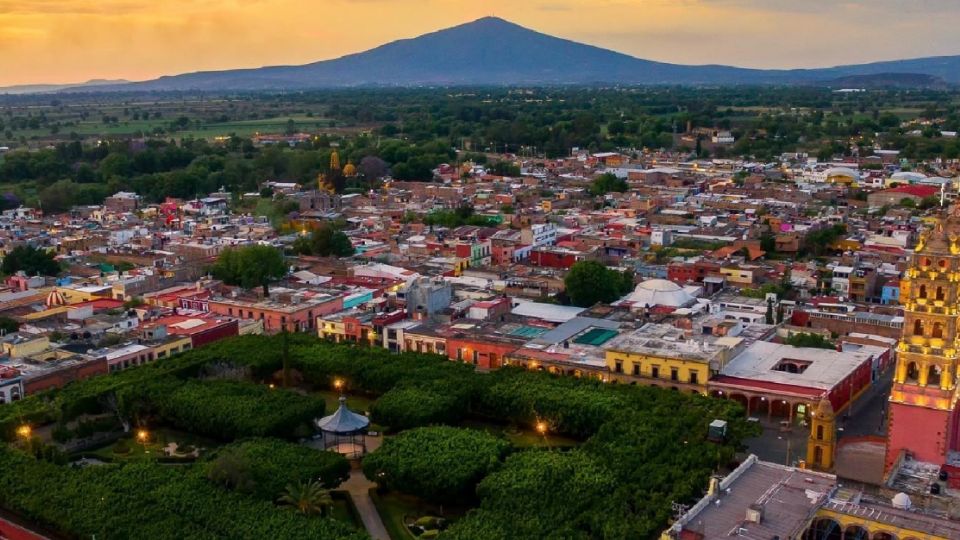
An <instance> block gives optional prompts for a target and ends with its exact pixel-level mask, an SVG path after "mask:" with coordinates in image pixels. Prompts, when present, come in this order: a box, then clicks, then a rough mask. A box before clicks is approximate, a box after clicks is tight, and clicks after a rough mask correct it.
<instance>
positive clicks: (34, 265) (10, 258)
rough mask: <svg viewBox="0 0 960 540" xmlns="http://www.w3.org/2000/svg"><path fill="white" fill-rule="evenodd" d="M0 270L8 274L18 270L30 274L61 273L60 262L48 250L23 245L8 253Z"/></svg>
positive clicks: (50, 274)
mask: <svg viewBox="0 0 960 540" xmlns="http://www.w3.org/2000/svg"><path fill="white" fill-rule="evenodd" d="M0 271H2V272H3V273H4V274H6V275H8V276H9V275H13V274H16V273H17V272H23V273H25V274H27V275H30V276H33V275H42V276H56V275H57V274H59V273H60V264H59V263H58V262H57V261H56V260H54V258H53V255H52V254H50V253H49V252H47V251H46V250H43V249H39V248H35V247H33V246H28V245H22V246H17V247H15V248H13V249H12V250H11V251H10V253H7V255H6V257H4V258H3V264H2V265H0Z"/></svg>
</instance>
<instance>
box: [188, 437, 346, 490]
mask: <svg viewBox="0 0 960 540" xmlns="http://www.w3.org/2000/svg"><path fill="white" fill-rule="evenodd" d="M202 466H203V468H204V470H205V474H206V477H207V478H208V479H210V480H212V481H214V482H216V483H219V484H223V485H226V486H227V487H230V488H231V489H238V488H239V491H242V492H247V493H252V494H253V495H255V496H256V497H259V498H261V499H264V500H267V501H275V500H276V499H277V497H278V496H279V495H280V494H281V493H282V492H283V490H284V488H285V487H286V486H287V485H290V484H296V483H297V482H306V481H312V480H317V479H318V478H319V479H320V480H321V482H322V484H323V486H324V487H325V488H328V489H329V488H334V487H337V486H338V485H340V484H341V483H342V482H343V481H344V480H346V479H347V477H349V476H350V462H349V461H347V459H346V458H344V457H343V456H341V455H340V454H337V453H335V452H324V451H321V450H315V449H313V448H309V447H307V446H302V445H299V444H293V443H288V442H284V441H279V440H276V439H250V440H246V441H242V442H239V443H235V444H233V445H230V446H226V447H224V448H221V449H220V450H219V451H218V452H217V454H216V456H215V457H213V458H212V459H210V460H209V461H207V462H206V463H203V464H202ZM211 476H212V478H211Z"/></svg>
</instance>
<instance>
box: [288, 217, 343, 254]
mask: <svg viewBox="0 0 960 540" xmlns="http://www.w3.org/2000/svg"><path fill="white" fill-rule="evenodd" d="M293 251H294V253H298V254H301V255H316V256H319V257H330V256H334V257H349V256H350V255H353V252H354V249H353V244H351V243H350V239H349V238H347V235H345V234H343V231H340V230H338V229H336V228H335V227H332V226H331V225H328V224H323V225H321V226H320V227H318V228H316V229H314V230H313V231H311V232H310V234H308V235H307V236H301V237H299V238H297V240H296V241H295V242H294V243H293Z"/></svg>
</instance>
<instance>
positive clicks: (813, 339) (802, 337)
mask: <svg viewBox="0 0 960 540" xmlns="http://www.w3.org/2000/svg"><path fill="white" fill-rule="evenodd" d="M783 341H784V343H786V344H787V345H793V346H794V347H807V348H812V349H836V348H837V346H836V345H834V344H833V343H832V342H831V341H830V340H829V339H827V338H825V337H823V336H821V335H820V334H808V333H800V334H793V335H792V336H790V337H788V338H787V339H785V340H783Z"/></svg>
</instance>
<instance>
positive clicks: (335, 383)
mask: <svg viewBox="0 0 960 540" xmlns="http://www.w3.org/2000/svg"><path fill="white" fill-rule="evenodd" d="M333 387H334V388H336V389H337V392H340V394H341V395H343V379H334V380H333Z"/></svg>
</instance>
